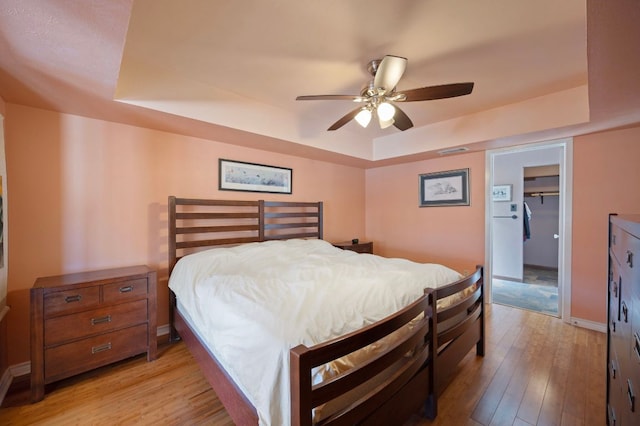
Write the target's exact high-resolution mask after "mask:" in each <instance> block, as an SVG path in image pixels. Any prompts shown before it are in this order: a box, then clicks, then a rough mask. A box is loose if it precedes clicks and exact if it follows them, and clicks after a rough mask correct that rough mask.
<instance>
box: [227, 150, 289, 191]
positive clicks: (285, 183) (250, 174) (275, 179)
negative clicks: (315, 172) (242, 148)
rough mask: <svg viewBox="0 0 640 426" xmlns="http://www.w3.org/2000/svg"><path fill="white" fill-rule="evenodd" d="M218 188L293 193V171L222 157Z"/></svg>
mask: <svg viewBox="0 0 640 426" xmlns="http://www.w3.org/2000/svg"><path fill="white" fill-rule="evenodd" d="M218 169H219V173H220V177H219V186H218V189H221V190H224V191H248V192H271V193H277V194H291V189H292V188H291V186H292V177H293V176H292V174H293V171H292V170H291V169H289V168H286V167H275V166H267V165H264V164H255V163H245V162H243V161H232V160H225V159H222V158H221V159H220V160H219V162H218Z"/></svg>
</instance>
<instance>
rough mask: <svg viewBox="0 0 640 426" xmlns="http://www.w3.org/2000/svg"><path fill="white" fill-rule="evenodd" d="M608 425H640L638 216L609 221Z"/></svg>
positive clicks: (615, 216)
mask: <svg viewBox="0 0 640 426" xmlns="http://www.w3.org/2000/svg"><path fill="white" fill-rule="evenodd" d="M608 296H609V297H608V301H609V304H608V310H607V317H608V318H607V319H608V334H607V422H608V424H609V426H620V425H624V426H627V425H640V400H639V399H638V397H639V396H640V215H611V216H610V217H609V291H608Z"/></svg>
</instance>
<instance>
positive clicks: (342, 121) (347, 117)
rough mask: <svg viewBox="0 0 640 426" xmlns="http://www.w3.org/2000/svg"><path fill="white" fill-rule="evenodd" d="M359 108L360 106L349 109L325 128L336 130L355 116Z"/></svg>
mask: <svg viewBox="0 0 640 426" xmlns="http://www.w3.org/2000/svg"><path fill="white" fill-rule="evenodd" d="M361 110H362V108H356V109H354V110H353V111H351V112H350V113H348V114H347V115H345V116H344V117H342V118H341V119H340V120H338V121H336V122H335V123H333V125H332V126H331V127H329V128H328V129H327V130H329V131H331V130H338V129H339V128H340V127H342V126H344V125H345V124H347V123H348V122H350V121H351V120H353V119H354V118H355V116H356V115H358V113H359V112H360V111H361Z"/></svg>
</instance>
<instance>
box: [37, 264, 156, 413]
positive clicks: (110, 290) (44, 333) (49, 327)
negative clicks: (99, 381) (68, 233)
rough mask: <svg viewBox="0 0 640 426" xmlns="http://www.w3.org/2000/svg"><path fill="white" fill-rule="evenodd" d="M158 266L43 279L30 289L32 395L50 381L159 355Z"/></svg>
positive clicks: (40, 397)
mask: <svg viewBox="0 0 640 426" xmlns="http://www.w3.org/2000/svg"><path fill="white" fill-rule="evenodd" d="M156 280H157V276H156V271H154V270H152V269H150V268H148V267H147V266H131V267H126V268H117V269H105V270H101V271H92V272H82V273H76V274H67V275H59V276H52V277H44V278H38V279H37V280H36V282H35V284H34V286H33V288H31V399H32V401H33V402H36V401H40V400H41V399H42V398H44V387H45V385H46V384H48V383H51V382H55V381H57V380H60V379H63V378H66V377H69V376H72V375H75V374H78V373H82V372H85V371H87V370H91V369H94V368H97V367H100V366H103V365H106V364H109V363H112V362H115V361H119V360H122V359H125V358H128V357H131V356H134V355H138V354H141V353H143V352H146V353H147V360H148V361H151V360H154V359H155V358H156V356H157V336H156V335H157V326H156V321H157V320H156Z"/></svg>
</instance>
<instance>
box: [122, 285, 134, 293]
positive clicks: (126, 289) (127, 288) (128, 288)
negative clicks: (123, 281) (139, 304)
mask: <svg viewBox="0 0 640 426" xmlns="http://www.w3.org/2000/svg"><path fill="white" fill-rule="evenodd" d="M132 291H133V286H132V285H127V286H124V287H120V293H130V292H132Z"/></svg>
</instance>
